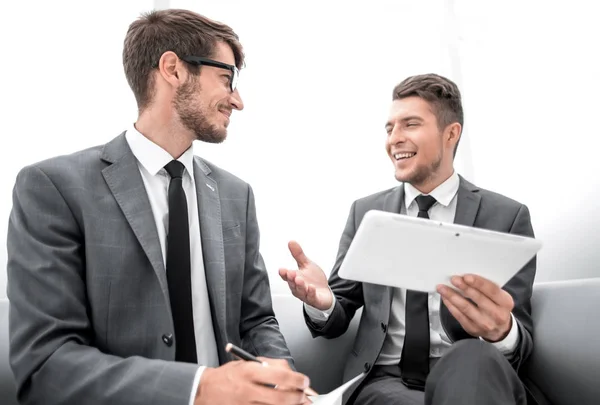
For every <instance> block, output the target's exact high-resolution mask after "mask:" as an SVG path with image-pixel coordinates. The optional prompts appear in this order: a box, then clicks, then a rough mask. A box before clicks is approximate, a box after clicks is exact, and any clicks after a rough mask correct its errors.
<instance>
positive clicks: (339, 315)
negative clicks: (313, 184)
mask: <svg viewBox="0 0 600 405" xmlns="http://www.w3.org/2000/svg"><path fill="white" fill-rule="evenodd" d="M355 212H356V202H355V203H353V204H352V207H351V208H350V213H349V215H348V220H347V221H346V227H345V229H344V232H343V233H342V237H341V239H340V244H339V248H338V254H337V257H336V261H335V264H334V266H333V270H332V272H331V276H330V277H329V287H330V288H331V291H332V292H333V294H334V297H335V299H334V304H333V305H334V306H333V310H332V311H331V313H330V314H329V315H328V317H327V321H325V322H323V321H321V320H318V319H313V318H311V317H310V316H309V315H308V314H307V312H306V310H304V319H305V320H306V325H307V326H308V328H309V329H310V332H311V334H312V335H313V337H316V336H323V337H325V338H328V339H332V338H336V337H338V336H341V335H342V334H344V333H345V332H346V330H348V326H349V325H350V321H352V318H353V317H354V314H355V313H356V310H357V309H358V308H360V307H361V306H363V305H364V300H363V293H362V283H359V282H356V281H350V280H344V279H342V278H340V276H339V275H338V271H339V269H340V267H341V265H342V262H343V261H344V258H345V257H346V252H348V248H349V247H350V243H351V242H352V239H353V238H354V234H355V233H356V227H357V226H356V219H355Z"/></svg>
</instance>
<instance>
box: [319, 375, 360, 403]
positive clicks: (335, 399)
mask: <svg viewBox="0 0 600 405" xmlns="http://www.w3.org/2000/svg"><path fill="white" fill-rule="evenodd" d="M364 376H365V373H361V374H359V375H357V376H356V377H354V378H353V379H351V380H350V381H348V382H347V383H345V384H343V385H340V386H339V387H338V388H336V389H334V390H333V391H331V392H330V393H329V394H325V395H319V396H316V397H308V398H309V399H310V400H311V401H312V403H313V404H318V405H342V395H344V392H346V390H347V389H348V388H350V386H351V385H352V384H354V383H355V382H356V381H358V380H360V379H361V378H362V377H364Z"/></svg>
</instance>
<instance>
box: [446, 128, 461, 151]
mask: <svg viewBox="0 0 600 405" xmlns="http://www.w3.org/2000/svg"><path fill="white" fill-rule="evenodd" d="M461 134H462V126H461V125H460V124H459V123H458V122H453V123H452V124H450V125H448V126H447V127H446V131H445V134H444V138H445V140H446V142H447V143H448V146H450V147H452V150H454V147H455V146H456V144H457V143H458V141H459V140H460V136H461Z"/></svg>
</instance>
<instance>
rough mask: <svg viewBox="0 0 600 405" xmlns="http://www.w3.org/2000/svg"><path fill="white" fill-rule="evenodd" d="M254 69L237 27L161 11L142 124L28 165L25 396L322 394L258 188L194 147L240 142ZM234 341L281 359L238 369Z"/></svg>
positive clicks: (21, 178) (20, 201) (18, 264)
mask: <svg viewBox="0 0 600 405" xmlns="http://www.w3.org/2000/svg"><path fill="white" fill-rule="evenodd" d="M243 63H244V55H243V52H242V46H241V45H240V43H239V41H238V37H237V35H236V34H235V33H234V32H233V30H232V29H231V28H229V27H228V26H226V25H224V24H221V23H218V22H215V21H212V20H210V19H208V18H206V17H204V16H201V15H199V14H196V13H193V12H190V11H186V10H173V9H171V10H163V11H156V12H151V13H149V14H146V15H144V16H142V17H141V18H140V19H138V20H136V21H135V22H133V23H132V24H131V25H130V27H129V30H128V32H127V35H126V38H125V43H124V49H123V65H124V68H125V76H126V77H127V81H128V82H129V85H130V86H131V89H132V90H133V93H134V95H135V98H136V100H137V104H138V110H139V115H138V118H137V121H136V122H135V124H132V125H131V127H130V128H128V129H127V130H126V131H125V132H124V133H122V134H121V135H119V136H118V137H116V138H115V139H113V140H112V141H110V142H109V143H108V144H106V145H101V146H97V147H93V148H90V149H87V150H84V151H80V152H77V153H74V154H72V155H69V156H61V157H56V158H52V159H49V160H46V161H44V162H40V163H36V164H33V165H31V166H28V167H26V168H24V169H23V170H21V172H20V173H19V175H18V177H17V180H16V184H15V187H14V194H13V209H12V212H11V215H10V221H9V230H8V297H9V300H10V361H11V366H12V369H13V372H14V375H15V380H16V383H17V389H18V398H19V402H20V403H21V404H47V405H52V404H65V405H68V404H73V405H79V404H97V405H101V404H112V405H125V404H140V405H142V404H144V405H146V404H165V405H167V404H168V405H188V404H194V405H202V404H230V403H235V404H251V403H259V402H260V403H263V404H278V405H279V404H301V403H305V402H306V401H307V398H306V397H305V395H304V394H303V392H302V389H303V388H306V387H307V386H308V379H307V378H306V377H305V376H303V375H302V374H299V373H296V372H294V371H292V370H291V368H290V365H289V364H288V361H291V358H290V353H289V351H288V349H287V347H286V344H285V341H284V339H283V336H282V335H281V333H280V331H279V327H278V324H277V321H276V320H275V317H274V314H273V309H272V306H271V294H270V289H269V282H268V278H267V273H266V270H265V266H264V263H263V260H262V258H261V254H260V253H259V229H258V224H257V220H256V209H255V205H254V197H253V194H252V189H251V188H250V186H249V185H248V184H247V183H245V182H244V181H242V180H240V179H238V178H236V177H235V176H233V175H232V174H230V173H228V172H226V171H225V170H223V169H221V168H219V167H217V166H215V165H213V164H211V163H210V162H207V161H205V160H203V159H201V158H199V157H197V156H194V151H193V146H192V143H193V141H195V140H199V141H203V142H210V143H219V142H222V141H223V140H225V138H226V136H227V126H228V125H229V119H230V116H231V113H232V111H233V110H242V109H243V107H244V104H243V102H242V99H241V97H240V94H239V92H238V90H237V88H236V85H237V81H238V69H240V68H241V67H242V65H243ZM100 119H103V118H100ZM92 125H93V123H92ZM82 132H83V133H85V129H84V128H82ZM228 342H231V343H233V344H235V345H238V346H241V347H242V348H244V349H246V350H247V351H249V352H250V353H252V354H254V355H256V356H263V360H265V361H267V362H268V363H269V364H271V365H273V366H274V367H263V366H262V365H261V364H259V363H256V362H240V361H234V362H230V360H232V359H231V358H230V357H229V355H228V354H227V353H226V352H225V350H224V349H225V345H226V344H227V343H228ZM268 384H270V385H272V386H277V388H278V389H276V390H275V389H272V388H270V387H269V386H267V385H268Z"/></svg>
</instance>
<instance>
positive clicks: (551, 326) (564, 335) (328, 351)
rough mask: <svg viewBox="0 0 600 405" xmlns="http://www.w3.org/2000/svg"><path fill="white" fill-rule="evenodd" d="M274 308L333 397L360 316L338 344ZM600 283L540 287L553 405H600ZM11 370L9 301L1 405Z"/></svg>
mask: <svg viewBox="0 0 600 405" xmlns="http://www.w3.org/2000/svg"><path fill="white" fill-rule="evenodd" d="M273 306H274V309H275V313H276V315H277V318H278V320H279V323H280V326H281V330H282V332H283V334H284V335H285V338H286V340H287V342H288V345H289V347H290V350H291V352H292V355H293V356H294V358H295V359H296V366H297V368H298V370H299V371H302V372H304V373H306V374H307V375H308V376H310V377H311V380H312V386H313V387H314V388H315V389H316V390H317V391H319V392H322V393H327V392H329V391H331V390H332V389H334V388H335V387H337V386H338V385H340V384H341V383H342V381H341V375H342V369H343V367H344V361H345V358H346V356H347V355H348V353H349V352H350V350H351V347H352V341H353V339H354V333H355V331H356V327H357V326H358V316H359V314H360V313H358V314H357V316H356V317H355V318H354V320H353V322H352V325H351V327H350V330H349V331H348V332H347V333H346V334H345V335H343V336H342V337H340V338H338V339H335V340H325V339H322V338H317V339H313V338H312V337H311V336H310V333H309V332H308V329H307V328H306V326H305V324H304V319H303V317H302V306H301V303H300V302H299V301H298V300H296V299H295V298H294V297H292V296H289V295H276V296H274V297H273ZM598 311H600V278H593V279H583V280H572V281H560V282H549V283H541V284H537V285H536V286H535V290H534V296H533V313H534V321H535V331H536V333H535V337H534V339H535V345H534V354H533V357H532V359H531V361H530V362H529V364H528V367H527V374H528V376H529V377H530V378H531V379H532V380H533V381H534V382H535V383H536V385H537V386H538V387H539V388H540V389H541V390H542V391H543V392H544V393H545V394H546V396H547V397H548V399H549V400H550V402H551V403H552V405H571V404H577V405H593V404H600V383H599V382H598V381H599V380H598V378H599V377H598V376H599V375H600V317H599V316H598ZM14 398H15V387H14V382H13V378H12V374H11V371H10V368H9V365H8V302H7V301H6V300H3V301H0V404H1V405H12V404H16V403H17V402H16V400H15V399H14Z"/></svg>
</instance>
